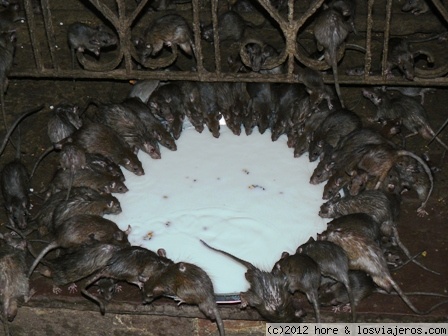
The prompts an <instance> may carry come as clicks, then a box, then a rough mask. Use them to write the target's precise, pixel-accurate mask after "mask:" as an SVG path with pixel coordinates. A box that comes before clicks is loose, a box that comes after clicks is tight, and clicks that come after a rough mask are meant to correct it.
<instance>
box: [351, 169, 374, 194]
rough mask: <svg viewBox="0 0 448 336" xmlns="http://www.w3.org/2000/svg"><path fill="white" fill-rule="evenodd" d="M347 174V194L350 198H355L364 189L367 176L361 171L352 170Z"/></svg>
mask: <svg viewBox="0 0 448 336" xmlns="http://www.w3.org/2000/svg"><path fill="white" fill-rule="evenodd" d="M348 174H349V176H350V182H349V184H348V190H349V193H350V195H351V196H356V195H358V194H359V193H360V192H361V191H362V190H364V189H365V188H366V184H367V182H368V180H369V174H368V173H367V172H366V171H364V170H361V169H357V170H353V171H351V172H349V173H348Z"/></svg>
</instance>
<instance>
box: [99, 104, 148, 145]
mask: <svg viewBox="0 0 448 336" xmlns="http://www.w3.org/2000/svg"><path fill="white" fill-rule="evenodd" d="M132 99H137V98H132ZM95 104H96V103H95ZM97 106H98V113H96V119H97V120H96V121H97V122H99V123H102V124H104V125H107V126H109V127H110V128H112V129H113V130H114V131H115V132H117V134H119V135H120V136H121V137H122V138H123V139H124V140H125V141H126V142H127V144H128V145H129V146H130V147H131V148H135V150H136V151H138V150H139V149H141V150H142V151H144V152H145V153H147V154H151V153H152V152H153V151H154V148H153V145H152V141H153V139H152V137H151V136H150V135H149V134H148V132H147V130H146V128H145V126H144V124H143V123H142V121H141V119H140V118H139V117H138V116H137V115H136V114H135V113H134V112H133V110H132V109H131V108H130V107H128V106H126V105H124V104H110V103H109V104H103V103H99V104H97Z"/></svg>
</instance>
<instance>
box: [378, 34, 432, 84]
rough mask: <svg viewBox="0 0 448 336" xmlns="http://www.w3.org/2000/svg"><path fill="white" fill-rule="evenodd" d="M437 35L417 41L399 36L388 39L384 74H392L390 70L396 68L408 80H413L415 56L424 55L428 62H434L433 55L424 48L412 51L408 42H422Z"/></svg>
mask: <svg viewBox="0 0 448 336" xmlns="http://www.w3.org/2000/svg"><path fill="white" fill-rule="evenodd" d="M438 37H439V35H437V36H433V37H430V38H428V39H424V40H419V41H409V40H407V39H404V38H400V37H392V38H390V39H389V53H388V55H387V67H386V74H387V75H388V77H390V76H392V70H393V69H394V68H398V69H399V70H400V72H401V73H403V75H404V76H405V78H406V79H408V80H414V76H415V58H416V57H417V56H419V55H426V57H427V60H428V62H429V63H434V61H433V60H434V57H433V56H432V54H431V53H429V52H428V51H425V50H417V51H414V52H412V51H411V49H410V46H409V43H410V42H424V41H430V40H433V39H436V38H438Z"/></svg>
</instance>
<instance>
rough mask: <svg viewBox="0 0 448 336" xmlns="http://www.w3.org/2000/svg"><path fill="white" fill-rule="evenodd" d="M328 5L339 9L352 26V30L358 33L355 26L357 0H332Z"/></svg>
mask: <svg viewBox="0 0 448 336" xmlns="http://www.w3.org/2000/svg"><path fill="white" fill-rule="evenodd" d="M328 7H330V8H333V9H335V10H337V11H339V13H341V14H342V16H343V18H344V19H345V21H346V22H347V23H348V24H349V25H350V26H351V28H352V31H353V32H354V33H355V34H357V33H358V32H357V30H356V27H355V15H356V0H332V1H330V3H329V4H328Z"/></svg>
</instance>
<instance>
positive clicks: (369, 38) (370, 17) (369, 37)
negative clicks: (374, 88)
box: [364, 0, 375, 82]
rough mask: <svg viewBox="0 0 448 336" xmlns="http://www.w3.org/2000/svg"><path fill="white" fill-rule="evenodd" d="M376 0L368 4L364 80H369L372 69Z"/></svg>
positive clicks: (370, 0)
mask: <svg viewBox="0 0 448 336" xmlns="http://www.w3.org/2000/svg"><path fill="white" fill-rule="evenodd" d="M374 3H375V0H369V1H368V4H367V29H366V30H367V31H366V56H365V58H364V62H365V63H364V80H365V81H366V82H368V80H369V76H370V70H371V69H372V25H373V4H374Z"/></svg>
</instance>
